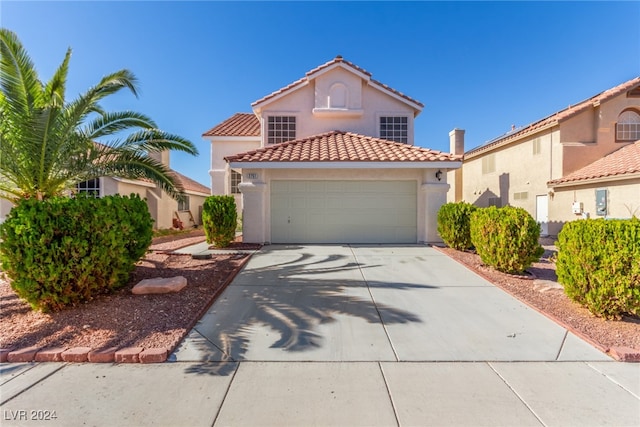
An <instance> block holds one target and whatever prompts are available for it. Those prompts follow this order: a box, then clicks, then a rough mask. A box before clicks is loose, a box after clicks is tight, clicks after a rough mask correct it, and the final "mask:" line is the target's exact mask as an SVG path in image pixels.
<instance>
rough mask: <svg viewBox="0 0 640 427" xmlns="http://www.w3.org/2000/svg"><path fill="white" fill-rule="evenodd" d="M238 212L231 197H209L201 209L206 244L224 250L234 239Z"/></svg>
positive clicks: (234, 200)
mask: <svg viewBox="0 0 640 427" xmlns="http://www.w3.org/2000/svg"><path fill="white" fill-rule="evenodd" d="M237 225H238V212H237V210H236V199H234V198H233V196H209V197H207V198H206V199H204V205H203V207H202V226H203V228H204V232H205V235H206V236H207V243H209V244H211V243H213V244H214V245H216V246H217V247H219V248H226V247H227V246H229V245H230V244H231V242H233V241H234V240H235V238H236V227H237Z"/></svg>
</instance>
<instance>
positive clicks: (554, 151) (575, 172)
mask: <svg viewBox="0 0 640 427" xmlns="http://www.w3.org/2000/svg"><path fill="white" fill-rule="evenodd" d="M458 132H462V136H461V137H460V135H458V136H459V137H458V138H456V137H455V136H452V138H451V150H452V152H454V153H457V154H461V153H463V152H464V131H458ZM637 140H640V77H637V78H635V79H632V80H629V81H627V82H625V83H623V84H621V85H619V86H616V87H614V88H612V89H609V90H606V91H604V92H602V93H600V94H598V95H596V96H593V97H592V98H589V99H587V100H585V101H582V102H580V103H578V104H575V105H572V106H569V107H568V108H565V109H563V110H561V111H558V112H556V113H554V114H552V115H550V116H548V117H545V118H544V119H542V120H539V121H537V122H534V123H532V124H530V125H528V126H525V127H522V128H518V129H512V130H511V132H509V133H507V134H505V135H503V136H500V137H498V138H496V139H494V140H492V141H489V142H488V143H486V144H484V145H482V146H480V147H477V148H474V149H472V150H470V151H467V152H466V153H464V162H463V166H462V168H461V169H460V171H456V172H457V175H456V173H454V172H450V173H449V175H450V176H449V180H450V181H452V182H454V183H453V184H452V185H453V186H454V187H455V190H454V191H452V192H451V193H450V196H449V200H450V201H453V200H464V201H467V202H471V203H474V204H476V205H478V206H481V207H486V206H490V205H495V206H505V205H512V206H519V207H522V208H524V209H526V210H527V211H528V212H529V213H530V214H531V215H532V216H533V217H534V218H536V220H537V221H538V222H539V223H540V224H541V226H542V233H543V234H549V235H557V234H558V232H559V231H560V229H561V228H562V225H563V224H564V223H565V222H567V221H571V220H574V219H578V218H583V217H587V216H591V217H617V218H629V217H630V216H632V214H633V213H634V212H635V213H636V215H638V214H640V209H639V208H640V181H639V180H640V175H639V169H638V164H639V163H640V161H639V160H638V159H637V151H638V148H637V142H636V141H637Z"/></svg>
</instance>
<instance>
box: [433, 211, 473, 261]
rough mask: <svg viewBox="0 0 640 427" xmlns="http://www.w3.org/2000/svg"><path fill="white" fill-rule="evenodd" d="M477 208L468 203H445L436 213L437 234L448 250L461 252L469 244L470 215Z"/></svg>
mask: <svg viewBox="0 0 640 427" xmlns="http://www.w3.org/2000/svg"><path fill="white" fill-rule="evenodd" d="M477 209H478V208H477V207H476V206H474V205H472V204H470V203H465V202H459V203H445V204H444V205H442V206H441V207H440V210H439V211H438V233H439V234H440V237H441V238H442V240H443V241H444V243H445V244H446V245H447V246H449V247H450V248H453V249H457V250H459V251H463V250H465V249H470V248H472V247H473V244H472V243H471V214H472V213H473V212H475V211H476V210H477Z"/></svg>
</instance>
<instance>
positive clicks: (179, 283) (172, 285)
mask: <svg viewBox="0 0 640 427" xmlns="http://www.w3.org/2000/svg"><path fill="white" fill-rule="evenodd" d="M185 286H187V278H186V277H184V276H175V277H166V278H162V277H159V278H156V279H144V280H141V281H140V282H138V284H137V285H135V286H134V287H133V289H132V290H131V292H133V293H134V294H136V295H147V294H168V293H170V292H179V291H181V290H182V289H183V288H184V287H185Z"/></svg>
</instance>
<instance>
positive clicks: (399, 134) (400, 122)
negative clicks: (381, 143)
mask: <svg viewBox="0 0 640 427" xmlns="http://www.w3.org/2000/svg"><path fill="white" fill-rule="evenodd" d="M408 123H409V120H408V119H407V117H406V116H405V117H380V138H382V139H388V140H389V141H395V142H403V143H405V144H406V143H407V142H409V124H408Z"/></svg>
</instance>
